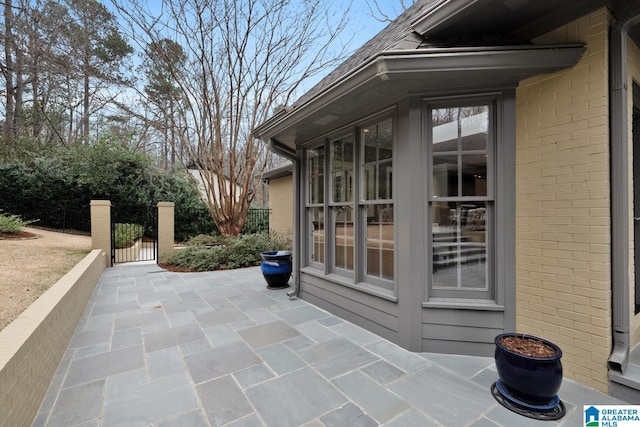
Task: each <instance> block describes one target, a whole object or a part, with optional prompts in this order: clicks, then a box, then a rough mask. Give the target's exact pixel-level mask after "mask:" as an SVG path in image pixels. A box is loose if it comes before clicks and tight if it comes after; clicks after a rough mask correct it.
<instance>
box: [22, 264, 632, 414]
mask: <svg viewBox="0 0 640 427" xmlns="http://www.w3.org/2000/svg"><path fill="white" fill-rule="evenodd" d="M496 379H497V374H496V371H495V368H494V366H493V359H491V358H481V357H468V356H451V355H439V354H426V353H423V354H418V353H411V352H408V351H406V350H403V349H402V348H400V347H398V346H396V345H394V344H392V343H390V342H388V341H386V340H384V339H382V338H380V337H378V336H376V335H374V334H372V333H369V332H367V331H366V330H364V329H362V328H359V327H357V326H355V325H353V324H351V323H349V322H346V321H344V320H342V319H340V318H339V317H336V316H333V315H331V314H329V313H327V312H325V311H323V310H320V309H318V308H316V307H314V306H312V305H310V304H307V303H306V302H305V301H303V300H299V299H298V300H290V299H289V298H288V297H287V296H286V290H278V291H275V290H267V289H266V285H265V282H264V279H263V278H262V276H261V274H260V270H259V268H257V267H256V268H247V269H240V270H233V271H219V272H207V273H171V272H167V271H165V270H162V269H160V268H159V267H158V266H157V265H154V264H145V265H140V264H135V265H132V264H125V265H120V266H116V267H113V268H110V269H107V270H106V271H105V273H104V274H103V276H102V278H101V280H100V282H99V284H98V286H97V287H96V290H95V292H94V295H93V296H92V298H91V300H90V301H89V305H88V306H87V309H86V311H85V314H84V316H83V318H82V320H81V321H80V324H79V325H78V327H77V330H76V332H75V334H74V336H73V338H72V340H71V343H70V345H69V347H68V349H67V352H66V354H65V356H64V358H63V360H62V363H61V364H60V367H59V368H58V371H57V373H56V375H55V377H54V379H53V381H52V383H51V386H50V388H49V391H48V393H47V395H46V397H45V399H44V401H43V403H42V407H41V409H40V413H39V414H38V416H37V417H36V419H35V420H34V423H33V426H64V427H69V426H83V427H88V426H128V427H132V426H181V427H182V426H234V427H240V426H273V427H287V426H301V425H304V426H307V427H321V426H349V427H351V426H363V427H366V426H377V425H384V426H388V427H401V426H420V427H428V426H447V427H450V426H451V427H457V426H474V427H490V426H509V427H512V426H525V427H526V426H534V425H541V426H542V425H544V426H557V425H562V426H583V425H584V424H583V421H582V412H583V405H585V404H600V405H604V404H623V403H624V402H620V401H618V400H616V399H614V398H612V397H610V396H607V395H604V394H602V393H599V392H597V391H595V390H592V389H589V388H586V387H584V386H581V385H579V384H577V383H575V382H573V381H570V380H566V379H565V380H564V382H563V385H562V389H561V391H560V398H561V399H562V400H563V402H564V403H565V405H566V407H567V415H566V416H565V417H564V418H563V419H562V420H560V421H559V422H550V421H534V420H531V419H529V418H525V417H522V416H520V415H516V414H514V413H512V412H510V411H508V410H507V409H504V408H503V407H502V406H500V405H499V404H498V403H497V402H496V401H495V400H494V398H493V397H492V396H491V393H490V391H489V389H490V386H491V384H492V383H493V382H494V381H495V380H496Z"/></svg>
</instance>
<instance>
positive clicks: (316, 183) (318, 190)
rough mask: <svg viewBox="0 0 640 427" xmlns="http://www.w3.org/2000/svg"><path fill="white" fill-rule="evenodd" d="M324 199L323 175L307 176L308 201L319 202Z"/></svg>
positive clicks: (311, 202)
mask: <svg viewBox="0 0 640 427" xmlns="http://www.w3.org/2000/svg"><path fill="white" fill-rule="evenodd" d="M323 201H324V176H322V175H319V176H311V177H309V203H310V204H320V203H322V202H323Z"/></svg>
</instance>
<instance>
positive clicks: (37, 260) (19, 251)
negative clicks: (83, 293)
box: [0, 227, 91, 330]
mask: <svg viewBox="0 0 640 427" xmlns="http://www.w3.org/2000/svg"><path fill="white" fill-rule="evenodd" d="M25 231H27V232H30V233H33V234H35V235H36V238H34V239H0V330H2V329H4V327H5V326H7V325H8V324H9V323H11V321H12V320H13V319H15V318H16V317H18V315H19V314H20V313H22V312H23V311H24V310H25V309H26V308H27V307H28V306H29V305H30V304H31V303H32V302H33V301H35V300H36V299H37V298H38V297H39V296H40V295H41V294H42V293H43V292H44V291H46V290H47V289H49V288H50V287H51V286H52V285H54V284H55V283H56V282H57V281H58V279H60V278H61V277H62V276H64V275H65V274H66V273H67V272H68V271H69V270H71V268H73V266H75V265H76V264H77V263H78V262H79V261H80V260H81V259H82V258H84V257H85V256H86V255H87V254H88V253H89V251H90V250H91V237H90V236H77V235H73V234H64V233H55V232H52V231H46V230H40V229H34V228H28V227H27V228H25Z"/></svg>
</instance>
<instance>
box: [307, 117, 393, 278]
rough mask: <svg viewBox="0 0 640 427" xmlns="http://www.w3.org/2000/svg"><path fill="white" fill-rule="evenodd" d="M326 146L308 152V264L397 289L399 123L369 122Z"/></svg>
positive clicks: (327, 141) (337, 135)
mask: <svg viewBox="0 0 640 427" xmlns="http://www.w3.org/2000/svg"><path fill="white" fill-rule="evenodd" d="M323 143H324V145H319V143H316V145H312V146H311V148H308V149H307V150H306V154H305V156H306V157H305V159H306V162H305V168H306V188H307V199H306V206H305V207H306V229H307V242H306V248H307V265H308V266H309V267H313V268H317V269H318V270H321V271H322V272H323V273H325V274H327V273H330V274H336V275H341V276H343V277H344V278H345V279H341V281H342V282H343V283H346V282H345V281H344V280H347V281H351V282H352V283H353V284H354V285H357V284H358V283H360V282H366V283H367V285H369V284H373V285H376V286H381V287H384V288H387V289H392V287H393V283H394V282H393V280H394V277H395V276H394V274H395V265H394V262H395V256H394V254H395V246H396V242H395V223H394V203H393V197H394V195H393V155H394V146H395V141H394V129H393V119H392V118H390V117H389V115H385V116H382V118H379V117H378V118H375V119H370V120H368V121H366V122H364V121H363V122H362V125H360V124H358V125H354V126H353V127H352V128H350V129H348V130H343V131H341V132H337V133H335V134H334V135H333V136H331V137H330V138H328V139H325V140H324V141H323ZM325 171H326V173H325ZM323 183H324V184H325V185H323ZM325 223H326V226H325ZM325 243H326V245H325Z"/></svg>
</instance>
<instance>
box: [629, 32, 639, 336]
mask: <svg viewBox="0 0 640 427" xmlns="http://www.w3.org/2000/svg"><path fill="white" fill-rule="evenodd" d="M627 61H628V65H629V67H628V75H627V77H628V83H627V87H628V89H629V91H628V95H629V104H628V105H629V109H628V114H629V209H630V212H629V261H630V262H629V304H630V307H629V313H631V347H635V346H637V345H638V344H640V315H637V316H635V315H634V314H633V311H634V304H635V277H634V274H635V270H634V267H635V263H634V254H633V252H634V250H633V249H634V246H635V245H634V243H635V242H634V234H633V230H634V221H633V134H632V129H633V127H632V126H633V82H634V81H635V82H636V83H638V82H640V49H639V48H638V46H636V44H635V43H634V42H633V41H632V40H631V39H628V40H627Z"/></svg>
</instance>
